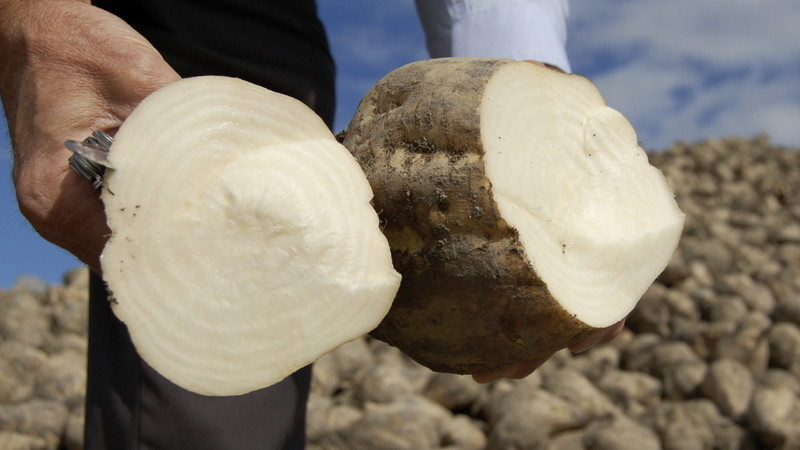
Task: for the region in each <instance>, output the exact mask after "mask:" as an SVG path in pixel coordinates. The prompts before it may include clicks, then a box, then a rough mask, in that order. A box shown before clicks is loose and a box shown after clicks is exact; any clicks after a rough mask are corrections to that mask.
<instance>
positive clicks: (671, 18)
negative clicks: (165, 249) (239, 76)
mask: <svg viewBox="0 0 800 450" xmlns="http://www.w3.org/2000/svg"><path fill="white" fill-rule="evenodd" d="M318 2H319V7H320V13H321V15H322V16H323V20H324V21H325V22H326V25H327V26H328V32H329V37H330V39H331V44H332V48H333V52H334V56H335V57H336V59H337V63H338V71H339V76H338V80H337V92H338V96H339V106H338V108H337V119H336V124H335V129H336V130H337V131H338V130H340V129H342V128H344V127H346V125H347V122H348V120H349V118H350V117H351V116H352V114H353V112H354V111H355V108H356V105H357V104H358V100H359V99H360V98H361V96H362V95H363V94H364V93H365V92H366V91H367V89H369V87H370V86H372V84H373V83H374V82H375V81H377V80H378V79H379V78H380V77H381V76H382V75H384V74H386V73H388V72H389V71H391V70H392V69H394V68H396V67H399V66H400V65H402V64H405V63H407V62H411V61H415V60H420V59H424V58H426V57H427V52H426V51H425V46H424V38H423V35H422V31H421V29H420V26H419V24H418V23H417V18H416V11H415V9H414V4H413V0H381V1H375V0H318ZM798 23H800V2H798V1H797V0H763V1H753V0H671V1H658V0H639V1H633V0H572V1H571V15H570V22H569V40H568V45H567V47H568V53H569V55H570V60H571V62H572V68H573V71H575V72H577V73H581V74H583V75H586V76H588V77H589V78H590V79H592V80H593V81H594V82H595V84H597V86H598V87H599V88H600V91H601V92H602V93H603V95H604V96H605V98H606V101H607V102H608V104H609V105H611V106H613V107H614V108H616V109H618V110H620V111H621V112H622V113H623V114H625V115H626V116H627V117H628V118H629V119H630V120H631V122H632V123H633V125H634V127H635V128H636V130H637V131H638V133H639V139H640V141H642V145H643V146H644V147H645V148H647V149H652V150H659V149H664V148H666V147H668V146H669V145H670V144H671V143H673V142H675V141H678V140H686V141H696V140H700V139H705V138H713V137H722V136H730V135H736V136H744V137H751V136H754V135H756V134H759V133H766V134H768V135H769V136H770V137H771V139H772V141H773V142H775V143H777V144H780V145H783V146H786V147H790V148H795V149H797V148H800V35H798V33H797V31H796V28H797V24H798ZM0 63H2V61H0ZM0 129H2V134H0V174H2V175H0V289H8V288H9V287H11V286H12V285H13V284H14V282H15V280H16V279H17V277H18V276H20V275H23V274H32V275H35V276H37V277H40V278H42V279H44V280H45V281H48V282H50V283H56V282H60V280H61V276H62V275H63V274H64V273H65V272H66V271H67V270H69V269H71V268H74V267H77V266H78V265H79V263H78V261H77V260H75V259H74V258H72V257H71V256H70V255H68V254H67V253H66V252H64V251H62V250H60V249H58V248H56V247H55V246H53V245H51V244H48V243H47V242H45V241H44V240H42V239H41V238H39V237H38V235H37V234H36V233H35V232H34V231H33V230H31V228H30V226H28V225H27V223H26V222H25V220H24V219H23V218H22V217H21V216H20V214H19V212H18V210H17V207H16V202H15V200H14V195H13V189H12V186H11V180H10V175H9V174H10V170H11V169H10V167H11V157H10V144H9V143H8V135H7V134H6V131H5V124H4V123H2V124H0Z"/></svg>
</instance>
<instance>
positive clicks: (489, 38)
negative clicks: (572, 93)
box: [417, 0, 570, 72]
mask: <svg viewBox="0 0 800 450" xmlns="http://www.w3.org/2000/svg"><path fill="white" fill-rule="evenodd" d="M417 9H418V11H419V15H420V18H421V21H422V25H423V28H424V29H425V34H426V37H427V42H428V51H429V53H430V55H431V57H434V58H439V57H446V56H477V57H492V58H512V59H517V60H525V59H534V60H537V61H541V62H543V63H546V64H551V65H554V66H557V67H559V68H560V69H562V70H564V71H565V72H569V71H570V65H569V59H568V58H567V52H566V49H565V46H566V40H567V24H566V22H567V16H568V14H569V5H568V3H567V0H505V1H498V0H446V1H445V2H444V3H442V1H441V0H417Z"/></svg>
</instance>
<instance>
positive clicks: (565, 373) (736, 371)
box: [0, 138, 800, 450]
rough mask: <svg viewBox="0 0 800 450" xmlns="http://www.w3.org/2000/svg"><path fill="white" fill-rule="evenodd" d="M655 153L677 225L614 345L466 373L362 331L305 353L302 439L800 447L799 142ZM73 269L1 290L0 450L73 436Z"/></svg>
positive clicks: (76, 310)
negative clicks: (319, 354)
mask: <svg viewBox="0 0 800 450" xmlns="http://www.w3.org/2000/svg"><path fill="white" fill-rule="evenodd" d="M650 158H651V161H652V163H653V164H654V165H656V166H657V167H659V168H660V169H661V170H662V171H663V172H664V173H665V175H666V177H667V179H668V180H669V181H670V183H671V185H672V188H673V189H674V190H675V194H676V197H677V200H678V204H679V206H680V207H681V209H682V210H683V211H684V212H685V213H686V216H687V217H686V225H685V231H684V235H683V238H682V240H681V244H680V246H679V248H678V251H677V252H676V254H675V256H674V257H673V259H672V262H671V263H670V264H669V266H668V267H667V269H666V270H665V271H664V273H663V274H662V275H661V276H660V277H659V279H658V280H657V281H656V283H655V284H654V285H653V286H652V287H651V288H650V289H649V290H648V291H647V292H646V294H645V296H644V298H643V299H642V301H641V302H640V303H639V305H638V307H637V308H636V309H635V310H634V312H633V313H632V314H631V316H630V317H629V319H628V326H627V328H626V330H625V331H624V332H623V333H622V334H621V335H620V336H619V337H618V338H617V339H616V340H615V341H614V342H612V343H611V344H609V345H606V346H603V347H599V348H595V349H593V350H590V351H589V352H587V353H584V354H581V355H571V354H569V353H568V352H560V353H558V354H556V355H555V356H554V357H553V358H552V359H551V360H550V362H548V363H547V364H545V365H544V366H543V367H542V368H540V369H539V370H538V371H537V372H536V373H534V374H533V375H532V376H530V377H528V378H527V379H525V380H521V381H506V380H504V381H500V382H496V383H493V384H490V385H478V384H476V383H474V382H473V381H472V380H471V378H469V377H466V376H458V375H452V374H436V373H433V372H431V371H430V370H428V369H425V368H422V367H421V366H419V365H417V364H416V363H413V362H411V361H410V360H409V359H408V358H407V357H405V356H404V355H402V354H401V353H399V351H397V350H396V349H394V348H391V347H388V346H386V345H385V344H383V343H380V342H379V341H375V340H372V339H369V338H362V339H359V340H357V341H354V342H352V343H349V344H346V345H345V346H343V347H341V348H339V349H337V350H336V351H334V352H333V353H330V354H328V355H326V356H324V357H323V358H322V359H320V360H319V361H318V362H317V364H316V368H315V378H314V386H313V392H312V396H311V399H310V402H309V414H308V443H309V448H311V449H335V448H341V449H359V448H363V449H382V448H384V449H402V448H407V449H420V448H443V447H449V448H453V449H455V448H460V449H473V448H474V449H479V448H497V449H508V448H519V449H522V448H525V449H537V448H542V449H614V450H619V449H623V450H624V449H637V450H638V449H658V448H663V449H757V448H783V449H793V448H800V152H798V151H796V150H787V149H780V148H776V147H774V146H771V145H770V143H769V141H768V139H766V138H757V139H754V140H743V139H726V140H710V141H706V142H701V143H697V144H693V145H688V144H683V143H681V144H677V145H675V146H673V147H672V148H670V149H668V150H667V151H665V152H659V153H653V154H651V155H650ZM85 275H86V274H85V272H78V273H73V274H70V276H69V277H67V282H66V283H65V285H64V286H45V285H43V284H42V283H37V282H35V281H32V280H30V279H28V280H23V281H21V282H20V283H19V284H18V286H17V287H15V288H14V289H12V290H10V291H7V292H0V312H1V313H0V448H4V449H6V448H8V449H15V448H19V449H34V448H36V449H39V448H42V449H48V448H49V449H57V448H71V449H72V448H74V449H77V448H80V447H81V442H82V438H81V435H80V430H81V421H82V401H83V389H84V383H85V376H84V367H85V327H86V295H85Z"/></svg>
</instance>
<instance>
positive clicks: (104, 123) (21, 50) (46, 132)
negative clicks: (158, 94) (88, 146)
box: [0, 0, 180, 273]
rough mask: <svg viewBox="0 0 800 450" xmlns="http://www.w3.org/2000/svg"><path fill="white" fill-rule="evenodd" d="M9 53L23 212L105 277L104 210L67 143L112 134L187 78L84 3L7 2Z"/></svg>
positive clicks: (0, 80)
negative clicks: (71, 161) (154, 95)
mask: <svg viewBox="0 0 800 450" xmlns="http://www.w3.org/2000/svg"><path fill="white" fill-rule="evenodd" d="M0 54H1V55H3V64H2V65H0V97H2V101H3V107H4V108H5V113H6V118H7V121H8V127H9V133H10V136H11V143H12V146H13V148H14V170H13V179H14V184H15V187H16V193H17V201H18V203H19V207H20V211H21V212H22V214H23V215H24V216H25V217H26V218H27V219H28V220H29V221H30V223H31V224H32V225H33V227H34V229H35V230H36V231H37V232H38V233H39V234H40V235H42V237H44V238H45V239H47V240H49V241H50V242H52V243H54V244H56V245H58V246H60V247H62V248H64V249H66V250H68V251H70V252H71V253H72V254H74V255H75V256H76V257H77V258H78V259H80V260H81V261H83V262H84V263H86V264H88V265H89V266H90V267H91V268H92V269H93V270H95V271H96V272H98V273H99V269H100V264H99V255H100V252H101V251H102V249H103V246H104V244H105V241H106V239H107V238H108V234H109V230H108V227H107V225H106V220H105V213H104V210H103V204H102V202H101V201H100V197H99V195H98V192H97V191H96V190H94V189H93V188H92V186H91V184H90V183H88V182H86V181H85V180H83V179H82V178H80V177H79V176H77V175H76V174H75V173H73V171H72V170H70V168H69V166H68V162H67V160H68V158H69V156H70V153H69V151H68V150H66V149H65V148H64V141H65V140H67V139H73V140H78V141H80V140H83V139H84V138H85V137H86V136H89V135H90V134H91V133H92V131H94V130H104V131H106V132H109V133H110V134H113V132H114V131H115V130H116V129H117V128H118V127H119V125H120V124H121V123H122V121H123V120H124V119H125V118H126V117H127V116H128V114H129V113H130V112H131V111H132V110H133V108H134V107H135V106H136V105H137V104H138V103H139V102H140V101H141V100H142V99H143V98H144V97H145V96H147V95H148V94H149V93H151V92H152V91H154V90H156V89H158V88H159V87H161V86H163V85H165V84H167V83H169V82H172V81H175V80H177V79H179V78H180V77H179V76H178V74H177V73H175V71H174V70H173V69H172V68H171V67H169V65H168V64H167V63H166V62H165V61H164V59H163V58H162V57H161V55H160V54H159V53H158V52H157V51H156V49H155V48H153V47H152V46H151V45H150V43H148V42H147V40H146V39H145V38H144V37H142V36H141V35H140V34H138V33H137V32H136V31H134V30H133V29H132V28H131V27H130V26H128V25H127V24H126V23H125V22H123V21H122V20H120V19H119V18H117V17H115V16H113V15H111V14H109V13H107V12H105V11H103V10H101V9H99V8H96V7H93V6H91V5H90V4H88V2H86V3H84V2H82V1H77V0H69V1H64V0H40V1H35V2H31V1H25V0H18V1H15V0H0Z"/></svg>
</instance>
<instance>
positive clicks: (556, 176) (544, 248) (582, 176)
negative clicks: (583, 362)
mask: <svg viewBox="0 0 800 450" xmlns="http://www.w3.org/2000/svg"><path fill="white" fill-rule="evenodd" d="M481 111H482V112H481V134H482V139H483V144H484V149H485V152H486V154H485V164H486V172H487V175H488V177H489V179H490V180H491V182H492V192H493V195H494V199H495V201H496V202H497V205H498V208H499V209H500V211H501V213H502V215H503V218H504V219H505V220H506V221H507V222H508V223H509V224H510V225H511V226H512V227H514V228H515V229H517V231H518V233H519V235H520V240H521V241H522V244H523V246H524V248H525V253H526V256H527V257H528V258H529V260H530V262H531V264H532V265H533V267H534V269H535V271H536V273H537V274H538V275H539V276H540V277H541V279H542V280H543V281H544V282H545V283H546V284H547V287H548V289H549V290H550V292H551V293H552V295H553V297H555V298H556V299H558V302H559V303H560V304H561V306H562V307H564V309H566V310H567V311H568V312H570V313H572V314H574V315H575V316H576V318H578V319H579V320H581V321H583V322H584V323H586V324H588V325H590V326H593V327H606V326H609V325H612V324H613V323H615V322H617V321H619V320H620V319H622V318H624V317H625V316H626V315H627V314H628V313H629V312H630V311H631V310H632V309H633V307H634V306H635V305H636V303H637V302H638V300H639V298H640V297H641V296H642V294H643V293H644V292H645V290H646V289H647V287H648V286H650V284H651V283H652V282H653V280H654V279H655V278H656V277H657V276H658V274H659V273H660V272H661V271H662V270H663V268H664V267H665V266H666V265H667V263H668V262H669V259H670V257H671V256H672V253H673V252H674V250H675V248H676V247H677V245H678V241H679V239H680V235H681V232H682V229H683V221H684V215H683V213H682V212H681V211H680V210H679V208H678V205H677V203H676V202H675V199H674V196H673V194H672V190H671V189H670V187H669V186H668V185H667V182H666V180H665V178H664V176H663V175H662V174H661V172H659V171H658V170H657V169H656V168H654V167H652V166H651V165H650V164H649V162H648V160H647V155H646V153H645V152H644V151H643V150H642V149H641V148H640V147H639V145H638V142H637V139H636V133H635V132H634V130H633V128H632V127H631V125H630V123H629V122H628V121H627V119H625V118H624V117H623V116H622V115H621V114H620V113H619V112H617V111H615V110H613V109H611V108H609V107H608V106H606V105H605V102H604V100H603V98H602V97H601V95H600V93H599V92H598V91H597V89H596V88H595V87H594V85H592V84H591V83H590V82H589V81H588V80H586V79H585V78H582V77H579V76H569V77H565V76H564V75H562V74H559V73H555V72H552V71H550V70H547V69H543V68H541V67H538V66H534V65H531V64H509V65H506V66H504V67H502V68H500V69H499V70H498V71H497V72H496V73H495V74H494V76H493V77H492V78H491V79H490V81H489V83H488V85H487V86H486V90H485V94H484V98H483V100H482V104H481Z"/></svg>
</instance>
